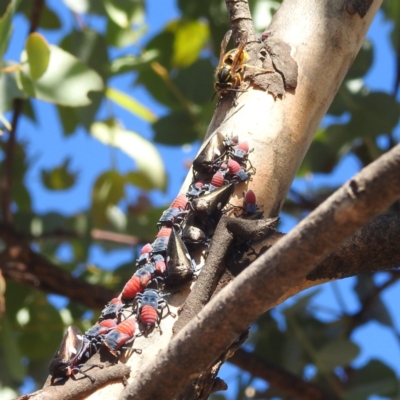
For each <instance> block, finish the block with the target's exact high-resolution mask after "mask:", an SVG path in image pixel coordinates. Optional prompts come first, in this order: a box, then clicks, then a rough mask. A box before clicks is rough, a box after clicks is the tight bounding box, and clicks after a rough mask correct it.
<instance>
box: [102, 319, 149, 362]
mask: <svg viewBox="0 0 400 400" xmlns="http://www.w3.org/2000/svg"><path fill="white" fill-rule="evenodd" d="M136 332H138V323H137V322H136V320H135V319H134V318H130V319H126V320H125V321H123V322H121V323H120V324H119V325H117V326H116V328H115V329H113V330H112V331H110V332H108V333H107V335H105V336H104V339H103V344H104V345H105V346H106V347H107V348H108V349H109V350H110V352H111V353H112V354H114V355H115V356H117V357H119V355H120V354H121V350H127V349H128V347H126V345H127V344H129V343H132V342H133V341H134V340H135V338H136V336H138V334H137V333H136ZM132 350H136V351H137V352H138V353H141V352H142V350H140V349H132Z"/></svg>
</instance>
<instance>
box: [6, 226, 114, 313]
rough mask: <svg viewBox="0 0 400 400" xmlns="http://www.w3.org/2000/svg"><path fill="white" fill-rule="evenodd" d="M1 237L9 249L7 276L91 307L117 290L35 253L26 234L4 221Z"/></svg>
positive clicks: (104, 301) (100, 303)
mask: <svg viewBox="0 0 400 400" xmlns="http://www.w3.org/2000/svg"><path fill="white" fill-rule="evenodd" d="M0 238H1V239H2V240H3V241H4V242H5V243H6V245H7V247H6V249H5V250H4V251H3V252H2V253H1V254H0V268H1V270H2V272H3V276H4V277H5V278H9V279H12V280H14V281H16V282H19V283H21V284H24V285H28V286H31V287H33V288H35V289H39V290H43V291H45V292H47V293H56V294H60V295H62V296H66V297H68V298H69V299H71V300H74V301H78V302H80V303H82V304H85V305H86V306H88V307H91V308H96V309H101V308H102V307H104V305H105V304H106V303H108V301H109V300H110V299H112V298H113V297H116V292H114V291H112V290H109V289H106V288H104V287H101V286H98V285H92V284H90V283H88V282H86V281H84V280H83V279H80V278H75V277H73V276H72V275H71V274H70V273H68V272H66V271H63V270H62V269H60V268H58V267H57V266H55V265H54V264H52V263H51V262H50V261H49V260H47V259H46V258H45V257H43V256H41V255H40V254H37V253H35V252H34V251H33V250H32V249H31V248H30V247H29V245H28V244H27V243H26V242H25V241H24V239H23V237H22V236H21V235H19V234H18V233H15V232H14V231H13V230H12V229H11V228H9V227H8V226H6V225H4V224H0Z"/></svg>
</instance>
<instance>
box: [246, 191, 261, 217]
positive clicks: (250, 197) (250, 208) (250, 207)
mask: <svg viewBox="0 0 400 400" xmlns="http://www.w3.org/2000/svg"><path fill="white" fill-rule="evenodd" d="M244 209H245V212H246V213H247V214H255V213H256V212H257V211H258V206H257V203H256V195H255V193H254V192H253V191H252V190H248V191H247V192H246V194H245V195H244Z"/></svg>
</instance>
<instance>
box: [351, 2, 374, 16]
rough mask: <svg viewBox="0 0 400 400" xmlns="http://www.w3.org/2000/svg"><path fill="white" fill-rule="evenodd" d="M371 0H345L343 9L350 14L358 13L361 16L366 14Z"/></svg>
mask: <svg viewBox="0 0 400 400" xmlns="http://www.w3.org/2000/svg"><path fill="white" fill-rule="evenodd" d="M372 2H373V0H347V1H346V4H345V9H346V11H347V12H348V13H349V14H350V15H354V14H355V13H358V15H359V16H360V17H361V18H364V17H365V16H366V15H367V12H368V10H369V8H370V7H371V4H372Z"/></svg>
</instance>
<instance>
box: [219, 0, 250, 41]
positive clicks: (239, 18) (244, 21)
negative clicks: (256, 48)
mask: <svg viewBox="0 0 400 400" xmlns="http://www.w3.org/2000/svg"><path fill="white" fill-rule="evenodd" d="M225 3H226V8H227V10H228V16H229V22H230V25H231V27H232V31H233V35H234V39H235V40H236V41H238V39H239V38H240V37H241V36H242V34H243V33H244V32H247V33H248V39H247V40H248V42H254V41H255V40H256V34H255V31H254V26H253V18H252V16H251V13H250V8H249V3H248V2H247V1H246V0H239V1H238V0H225Z"/></svg>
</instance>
